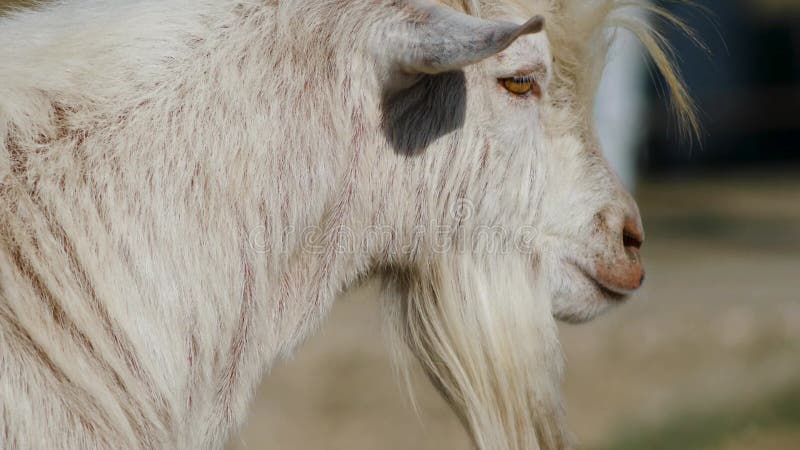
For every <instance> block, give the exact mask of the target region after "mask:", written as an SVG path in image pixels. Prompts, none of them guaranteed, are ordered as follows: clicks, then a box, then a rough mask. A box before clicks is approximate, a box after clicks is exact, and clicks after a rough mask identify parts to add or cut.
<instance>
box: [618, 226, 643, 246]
mask: <svg viewBox="0 0 800 450" xmlns="http://www.w3.org/2000/svg"><path fill="white" fill-rule="evenodd" d="M622 245H624V246H625V248H628V247H633V248H635V249H637V250H638V249H640V248H642V240H641V239H639V238H638V237H637V236H634V235H633V234H631V233H629V232H628V231H627V230H625V231H623V232H622Z"/></svg>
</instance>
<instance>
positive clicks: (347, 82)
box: [0, 0, 694, 449]
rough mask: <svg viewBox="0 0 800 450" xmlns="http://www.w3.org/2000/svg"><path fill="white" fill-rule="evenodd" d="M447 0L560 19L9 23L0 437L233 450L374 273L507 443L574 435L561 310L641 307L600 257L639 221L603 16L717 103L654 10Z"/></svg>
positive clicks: (256, 9)
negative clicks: (258, 392) (616, 288)
mask: <svg viewBox="0 0 800 450" xmlns="http://www.w3.org/2000/svg"><path fill="white" fill-rule="evenodd" d="M447 3H448V4H449V5H450V6H451V7H452V8H455V9H460V10H462V11H465V12H468V13H470V14H472V15H477V16H482V17H485V18H493V19H503V20H507V21H511V22H513V23H522V22H523V21H525V20H526V19H529V18H530V17H531V16H532V15H533V14H542V15H543V16H544V17H545V18H546V25H545V30H546V32H540V33H536V34H525V35H524V36H521V37H520V36H518V34H520V33H516V34H514V33H515V31H514V30H516V28H515V27H513V26H511V25H510V24H508V23H506V22H497V21H488V20H478V19H475V18H467V17H466V16H464V15H461V14H460V13H457V12H456V11H455V10H453V9H446V8H445V7H443V6H436V5H433V4H432V3H430V2H427V1H422V0H419V1H408V2H406V1H390V0H378V1H372V2H363V1H355V0H353V1H345V0H314V1H301V0H285V1H277V0H194V1H189V0H137V1H128V0H103V1H101V0H72V1H66V0H65V1H59V2H54V3H43V4H42V5H41V6H39V7H37V8H36V9H31V10H20V11H16V12H13V13H11V14H9V15H7V16H6V17H3V18H1V19H0V61H3V64H2V65H0V448H14V449H41V448H48V449H78V448H80V449H84V448H113V449H119V448H130V449H134V448H186V449H189V448H192V449H194V448H221V447H222V446H223V445H224V442H225V441H226V439H227V438H228V436H229V435H230V433H231V432H232V431H235V430H236V428H237V427H238V426H239V425H240V424H241V423H242V421H243V419H244V417H245V413H246V409H247V405H248V403H249V401H250V399H251V398H252V393H253V390H254V388H255V387H256V385H257V383H258V381H259V380H260V378H261V377H262V375H263V374H264V373H265V371H268V370H269V368H270V367H272V366H273V365H274V364H275V363H276V362H278V361H280V360H281V359H282V358H284V357H286V356H287V355H289V354H290V353H291V352H292V351H293V350H294V349H295V347H296V346H297V345H298V344H299V343H300V342H301V341H302V340H303V339H304V338H305V337H306V336H307V335H309V333H311V332H313V331H314V329H315V328H316V327H317V326H318V324H319V322H320V320H321V319H322V318H323V317H324V316H325V314H326V312H327V310H328V309H329V308H330V306H331V303H332V302H333V300H334V298H335V297H336V295H337V294H339V293H341V292H342V291H343V290H345V289H347V288H348V287H350V286H352V285H354V284H355V283H357V282H358V281H359V280H362V279H365V278H368V277H372V276H381V277H384V278H385V279H387V280H389V283H388V284H387V286H388V288H389V289H388V291H389V292H390V293H394V294H396V295H393V296H391V297H392V299H393V300H392V301H390V302H389V304H388V305H387V311H389V317H391V318H392V319H393V320H394V322H395V325H396V327H397V328H398V330H400V331H401V333H400V334H401V337H402V338H403V339H404V340H405V341H406V342H407V343H408V344H410V346H411V348H412V350H413V352H414V353H415V354H416V355H417V356H418V357H419V358H420V360H421V361H422V363H423V366H424V367H425V368H426V369H427V370H428V372H429V373H430V375H431V377H432V379H433V380H434V382H435V383H436V384H437V385H438V386H439V387H440V388H441V390H442V391H443V393H444V395H445V396H446V397H447V398H448V399H449V400H450V402H451V403H452V404H453V406H454V408H455V409H456V411H457V412H458V414H459V415H460V416H461V417H462V418H463V420H464V422H465V424H466V425H467V427H468V428H469V430H470V432H471V433H472V435H473V437H474V439H475V442H476V445H477V446H478V447H480V448H481V449H532V448H553V449H555V448H565V447H568V446H569V442H568V439H567V438H566V437H565V432H564V427H563V423H562V422H563V421H562V418H561V412H560V410H561V407H560V401H559V399H558V378H559V373H560V367H561V362H560V356H559V354H558V342H557V338H556V334H555V328H554V323H553V315H555V316H557V317H559V318H562V319H565V320H573V321H580V320H586V319H588V318H590V317H592V316H594V315H596V314H597V313H598V312H600V311H602V310H604V309H606V308H608V307H609V306H610V305H612V304H613V303H615V301H614V300H613V299H610V298H609V297H608V292H606V291H604V290H602V289H599V288H598V286H597V284H596V282H594V281H592V278H593V277H595V278H596V273H598V271H600V270H601V269H602V267H601V266H598V262H597V261H611V260H614V258H617V257H619V255H620V254H621V253H620V252H621V248H622V245H621V243H620V242H621V238H620V235H619V230H621V229H622V224H623V222H624V221H625V220H630V219H631V218H632V217H634V218H635V217H636V207H635V205H634V204H633V202H632V201H631V200H630V198H629V197H628V196H627V194H625V193H624V191H623V190H622V189H621V187H620V186H619V183H618V182H617V181H616V180H615V178H614V177H613V175H612V174H611V173H610V171H609V170H608V169H607V167H606V165H605V162H604V161H603V159H602V157H601V156H600V154H599V152H598V149H597V147H596V143H595V142H596V141H595V139H594V137H593V132H592V130H591V121H590V120H589V111H590V108H588V107H587V105H588V104H589V103H590V102H591V98H592V96H593V89H594V85H595V84H596V80H597V77H598V75H599V73H600V70H601V67H602V60H603V58H604V49H605V46H606V42H605V40H604V39H602V38H601V37H600V36H601V33H600V31H601V29H602V27H603V26H604V25H605V24H607V23H609V21H611V22H610V23H612V24H620V23H621V24H624V25H628V26H630V27H632V28H633V29H634V30H635V31H637V32H638V33H639V34H640V35H641V36H642V37H643V38H644V40H645V43H646V44H647V45H648V47H649V48H650V50H651V51H652V52H653V54H654V57H655V60H656V61H657V62H658V63H659V66H660V67H661V68H662V69H663V71H664V73H665V74H666V79H667V81H668V82H669V83H670V85H671V86H672V87H673V88H674V89H673V92H674V99H675V103H676V105H677V106H678V107H679V108H682V109H683V110H685V111H690V109H689V102H688V100H687V97H686V95H685V92H684V91H683V90H682V87H681V85H680V81H679V79H678V78H677V76H676V75H674V72H673V71H672V70H671V69H670V68H669V64H668V61H667V58H666V56H665V54H664V52H663V50H661V48H662V47H660V46H659V45H660V44H661V43H660V42H658V38H657V36H658V35H657V34H653V33H651V32H649V31H648V30H647V29H646V28H644V25H643V24H641V23H638V22H635V21H633V20H634V19H625V18H622V17H624V16H616V15H615V13H614V11H615V8H617V7H618V6H627V5H630V4H633V3H634V2H631V1H611V0H597V1H586V2H584V1H578V0H539V1H537V0H531V1H524V0H516V1H512V0H508V1H499V0H495V1H486V2H478V1H477V0H472V1H465V2H455V1H451V2H447ZM657 12H659V11H657ZM454 24H456V25H454ZM534 25H536V23H534ZM463 27H467V28H466V31H465V28H463ZM470 27H474V28H470ZM535 31H536V27H535V26H531V27H530V28H529V29H526V30H525V33H534V32H535ZM481 33H483V34H481ZM509 33H512V34H513V36H512V35H511V34H509ZM476 36H478V37H479V38H476ZM509 36H512V37H511V38H509ZM514 39H516V40H514ZM512 41H513V43H511V42H512ZM509 44H510V46H508V45H509ZM491 45H494V46H495V47H491V51H489V50H487V49H489V48H490V47H489V46H491ZM506 46H508V47H507V48H505V47H506ZM470 48H473V49H475V50H474V51H476V52H483V53H480V55H481V58H482V57H483V56H488V57H487V58H486V59H484V60H483V61H481V62H479V63H477V64H472V65H467V66H465V67H463V69H462V70H455V71H450V72H444V73H440V71H439V70H438V69H436V68H437V67H439V68H441V67H444V68H447V69H452V68H453V67H454V66H453V64H456V63H455V62H458V61H461V63H459V64H464V61H467V60H469V61H468V62H474V61H473V60H477V59H480V58H477V57H473V58H472V60H470V58H468V57H469V52H468V50H469V49H470ZM464 55H466V56H464ZM473 56H474V55H473ZM459 58H461V59H459ZM454 61H455V62H454ZM448 64H449V65H448ZM457 67H461V65H458V64H457ZM416 71H419V72H424V73H417V72H416ZM513 76H522V77H523V78H524V79H525V80H531V79H533V80H535V81H536V83H537V85H538V89H539V90H540V92H538V93H537V94H536V95H534V94H527V95H523V96H517V95H513V94H510V93H509V92H507V91H506V90H504V89H503V88H502V87H501V84H500V83H498V79H504V78H508V77H513ZM683 117H689V118H690V120H689V121H688V123H689V124H690V125H692V124H693V123H694V122H693V120H691V117H693V116H692V115H691V114H684V115H683ZM598 267H599V268H598ZM615 298H616V297H615Z"/></svg>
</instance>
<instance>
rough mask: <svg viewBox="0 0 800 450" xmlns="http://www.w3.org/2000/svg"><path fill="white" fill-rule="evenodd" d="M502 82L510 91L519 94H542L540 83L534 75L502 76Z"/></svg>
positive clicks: (537, 95)
mask: <svg viewBox="0 0 800 450" xmlns="http://www.w3.org/2000/svg"><path fill="white" fill-rule="evenodd" d="M498 81H500V84H501V85H503V87H504V88H505V89H506V90H507V91H508V92H510V93H512V94H514V95H518V96H525V95H528V94H533V95H534V96H536V97H539V96H540V95H541V90H540V89H539V85H538V84H537V83H536V80H534V79H533V78H532V77H530V76H527V77H509V78H500V79H499V80H498Z"/></svg>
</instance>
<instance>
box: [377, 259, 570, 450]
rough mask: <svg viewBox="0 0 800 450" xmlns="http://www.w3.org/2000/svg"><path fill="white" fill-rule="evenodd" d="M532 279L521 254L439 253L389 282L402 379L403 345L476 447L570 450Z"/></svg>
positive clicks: (548, 322)
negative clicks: (421, 265) (418, 363)
mask: <svg viewBox="0 0 800 450" xmlns="http://www.w3.org/2000/svg"><path fill="white" fill-rule="evenodd" d="M535 273H536V272H535V268H534V267H532V265H531V263H530V260H529V259H528V258H524V257H522V256H518V255H502V256H496V255H493V256H491V257H485V256H475V255H464V254H462V255H438V256H436V257H435V258H434V261H432V262H430V263H428V264H425V266H424V267H418V268H416V269H412V270H409V271H408V272H407V273H405V274H404V275H401V276H393V277H392V278H391V279H389V280H388V281H387V288H388V289H389V292H391V293H394V294H398V295H387V296H386V299H385V306H384V307H385V310H386V314H387V318H388V319H389V321H390V323H391V324H392V329H393V330H395V331H396V333H393V336H394V337H395V339H394V340H393V341H392V346H393V347H394V348H393V350H394V352H393V353H394V354H395V355H396V356H399V358H398V363H399V364H398V366H399V367H400V369H401V373H402V374H404V375H405V376H406V377H407V376H408V370H407V369H408V364H406V363H407V361H408V359H407V358H405V357H404V356H406V355H407V354H408V353H407V352H406V351H405V350H404V349H403V347H404V345H403V344H406V345H407V346H408V347H410V350H411V353H413V354H414V355H415V356H416V358H417V359H418V360H419V361H420V363H421V364H422V367H423V368H424V370H425V371H426V372H427V374H428V376H429V377H430V379H431V380H432V382H433V384H434V385H435V386H436V387H437V389H438V390H439V391H440V392H441V393H442V395H443V396H444V397H445V399H446V400H447V401H448V402H449V403H450V405H451V406H452V408H453V409H454V410H455V412H456V414H457V415H458V416H459V418H460V419H461V421H462V422H463V424H464V426H465V427H466V428H467V429H468V430H469V432H470V434H471V436H472V439H473V441H474V443H475V445H476V447H477V448H479V449H481V450H523V449H525V450H530V449H542V450H544V449H548V450H549V449H565V448H570V443H569V440H570V439H569V437H568V435H567V432H566V430H565V427H564V420H563V410H562V404H561V397H560V380H561V373H562V367H563V359H562V354H561V349H560V345H559V342H558V334H557V328H556V324H555V321H554V319H553V316H552V314H551V311H550V309H551V306H550V305H551V302H550V298H549V297H548V294H547V288H546V286H545V285H544V284H543V283H538V282H537V278H536V275H535Z"/></svg>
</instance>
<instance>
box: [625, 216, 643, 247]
mask: <svg viewBox="0 0 800 450" xmlns="http://www.w3.org/2000/svg"><path fill="white" fill-rule="evenodd" d="M642 242H644V232H643V231H642V226H641V225H639V220H638V219H635V218H628V219H627V220H625V226H624V227H623V229H622V245H623V246H625V248H635V249H637V250H638V249H640V248H641V247H642Z"/></svg>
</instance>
